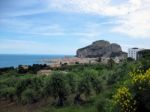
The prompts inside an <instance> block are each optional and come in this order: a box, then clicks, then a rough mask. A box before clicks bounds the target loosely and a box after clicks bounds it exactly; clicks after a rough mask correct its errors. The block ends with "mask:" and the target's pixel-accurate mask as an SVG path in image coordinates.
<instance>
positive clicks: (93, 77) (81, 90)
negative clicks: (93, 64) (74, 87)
mask: <svg viewBox="0 0 150 112" xmlns="http://www.w3.org/2000/svg"><path fill="white" fill-rule="evenodd" d="M101 90H102V86H101V82H100V80H99V78H98V73H97V71H95V70H93V69H89V70H85V71H84V72H83V75H82V77H81V79H80V81H79V84H78V93H77V95H76V96H75V100H76V101H74V102H79V103H81V102H80V101H82V100H81V98H80V95H81V94H84V95H85V96H86V97H88V96H89V95H90V94H91V92H92V91H95V93H96V94H98V93H99V92H100V91H101ZM77 99H79V101H77Z"/></svg>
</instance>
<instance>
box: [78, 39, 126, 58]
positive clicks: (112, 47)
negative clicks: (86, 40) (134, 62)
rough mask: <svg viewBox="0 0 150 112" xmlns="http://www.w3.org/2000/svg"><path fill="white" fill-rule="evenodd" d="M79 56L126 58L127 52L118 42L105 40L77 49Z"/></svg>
mask: <svg viewBox="0 0 150 112" xmlns="http://www.w3.org/2000/svg"><path fill="white" fill-rule="evenodd" d="M76 56H77V57H79V58H97V57H105V58H110V57H111V58H114V57H119V58H126V56H127V53H125V52H123V51H122V49H121V46H120V45H119V44H116V43H110V42H108V41H105V40H99V41H95V42H93V43H92V44H91V45H89V46H86V47H84V48H80V49H78V50H77V54H76Z"/></svg>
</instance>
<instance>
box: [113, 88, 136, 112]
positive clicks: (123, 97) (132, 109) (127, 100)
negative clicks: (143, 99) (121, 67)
mask: <svg viewBox="0 0 150 112" xmlns="http://www.w3.org/2000/svg"><path fill="white" fill-rule="evenodd" d="M113 97H114V104H115V105H116V109H117V110H118V111H119V112H136V109H137V108H136V101H135V100H134V99H133V96H132V94H131V93H130V91H129V89H128V88H126V87H122V88H119V89H118V90H117V93H116V94H115V95H114V96H113Z"/></svg>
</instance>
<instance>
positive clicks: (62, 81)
mask: <svg viewBox="0 0 150 112" xmlns="http://www.w3.org/2000/svg"><path fill="white" fill-rule="evenodd" d="M50 90H51V95H52V96H53V97H54V98H55V99H56V98H57V99H58V101H57V105H58V106H63V105H64V101H65V100H66V97H67V95H68V94H69V92H70V87H69V85H68V83H67V81H66V78H65V74H64V73H62V72H54V73H53V74H52V76H51V79H50Z"/></svg>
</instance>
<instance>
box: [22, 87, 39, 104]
mask: <svg viewBox="0 0 150 112" xmlns="http://www.w3.org/2000/svg"><path fill="white" fill-rule="evenodd" d="M38 98H39V97H38V94H37V93H36V91H35V90H33V89H30V88H29V89H26V90H25V91H23V92H22V94H21V103H22V104H31V103H34V102H36V101H37V100H38Z"/></svg>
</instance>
